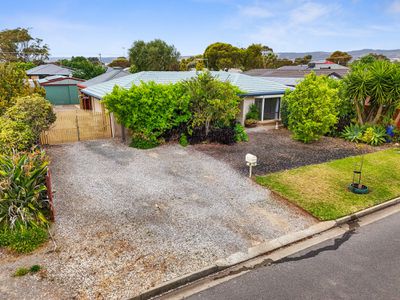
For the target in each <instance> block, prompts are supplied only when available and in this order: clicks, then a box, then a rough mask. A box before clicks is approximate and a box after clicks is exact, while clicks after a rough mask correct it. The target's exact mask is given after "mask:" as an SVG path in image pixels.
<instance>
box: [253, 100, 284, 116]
mask: <svg viewBox="0 0 400 300" xmlns="http://www.w3.org/2000/svg"><path fill="white" fill-rule="evenodd" d="M280 100H281V98H279V97H273V98H268V97H259V98H255V105H256V106H257V108H258V110H259V112H260V116H259V120H261V121H265V120H275V119H279V118H280V113H279V111H280V102H281V101H280Z"/></svg>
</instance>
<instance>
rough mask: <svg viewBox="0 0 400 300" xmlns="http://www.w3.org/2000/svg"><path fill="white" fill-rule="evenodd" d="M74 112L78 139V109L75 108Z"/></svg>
mask: <svg viewBox="0 0 400 300" xmlns="http://www.w3.org/2000/svg"><path fill="white" fill-rule="evenodd" d="M75 112H76V114H75V124H76V132H77V134H78V141H80V140H81V137H80V132H79V122H78V111H77V110H76V111H75Z"/></svg>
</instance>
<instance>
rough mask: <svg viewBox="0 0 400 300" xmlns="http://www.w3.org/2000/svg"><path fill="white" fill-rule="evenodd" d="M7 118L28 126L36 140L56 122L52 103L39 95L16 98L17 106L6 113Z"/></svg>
mask: <svg viewBox="0 0 400 300" xmlns="http://www.w3.org/2000/svg"><path fill="white" fill-rule="evenodd" d="M5 116H6V117H8V118H9V119H11V120H13V121H17V122H23V123H25V124H27V125H28V126H29V127H30V128H31V130H32V133H33V134H34V135H35V138H36V139H39V136H40V133H41V132H42V131H43V130H46V129H48V128H49V127H50V125H51V124H53V123H54V122H55V120H56V114H55V113H54V112H53V107H52V105H51V103H50V102H49V101H48V100H46V99H45V98H43V97H41V96H39V95H31V96H25V97H18V98H16V99H15V104H14V105H13V106H12V107H10V108H9V109H8V110H7V111H6V113H5Z"/></svg>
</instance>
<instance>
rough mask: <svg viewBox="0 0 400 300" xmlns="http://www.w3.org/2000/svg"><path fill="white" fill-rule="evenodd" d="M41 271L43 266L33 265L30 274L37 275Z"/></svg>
mask: <svg viewBox="0 0 400 300" xmlns="http://www.w3.org/2000/svg"><path fill="white" fill-rule="evenodd" d="M41 269H42V267H41V266H39V265H33V266H31V267H30V268H29V272H30V273H37V272H39V271H40V270H41Z"/></svg>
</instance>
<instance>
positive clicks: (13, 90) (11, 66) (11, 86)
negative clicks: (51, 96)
mask: <svg viewBox="0 0 400 300" xmlns="http://www.w3.org/2000/svg"><path fill="white" fill-rule="evenodd" d="M34 93H36V94H40V95H45V90H44V89H43V88H42V87H40V86H39V85H35V86H34V87H31V86H30V85H29V83H28V77H27V76H26V73H25V70H24V69H22V68H20V67H19V66H18V64H15V63H0V116H1V115H3V114H4V112H5V111H6V110H7V109H8V108H9V107H11V106H13V105H14V103H15V98H16V97H21V96H27V95H30V94H34Z"/></svg>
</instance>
